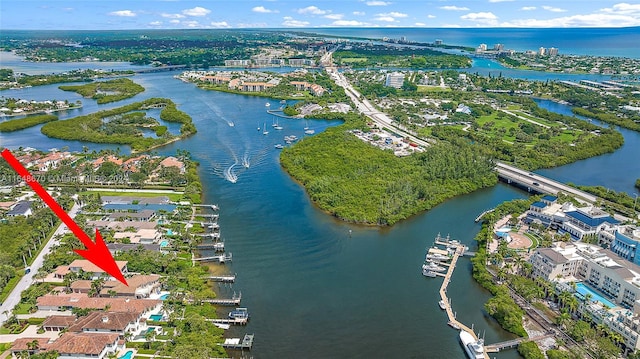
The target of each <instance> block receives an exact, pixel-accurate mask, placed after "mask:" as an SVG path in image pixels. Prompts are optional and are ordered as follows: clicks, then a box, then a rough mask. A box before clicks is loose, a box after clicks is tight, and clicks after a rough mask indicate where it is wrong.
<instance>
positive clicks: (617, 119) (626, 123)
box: [571, 107, 640, 131]
mask: <svg viewBox="0 0 640 359" xmlns="http://www.w3.org/2000/svg"><path fill="white" fill-rule="evenodd" d="M571 111H573V113H575V114H576V115H580V116H584V117H589V118H593V119H596V120H600V121H602V122H606V123H610V124H612V125H616V126H620V127H624V128H628V129H630V130H634V131H640V116H637V115H636V116H633V117H627V118H625V117H622V116H619V115H618V114H616V113H610V112H607V111H603V110H600V109H595V108H592V109H586V108H582V107H574V108H573V109H571Z"/></svg>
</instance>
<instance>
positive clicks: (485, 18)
mask: <svg viewBox="0 0 640 359" xmlns="http://www.w3.org/2000/svg"><path fill="white" fill-rule="evenodd" d="M460 18H461V19H462V20H469V21H474V22H477V23H479V24H484V25H497V24H498V21H497V20H498V17H497V16H495V15H494V14H493V13H492V12H471V13H468V14H466V15H462V16H460Z"/></svg>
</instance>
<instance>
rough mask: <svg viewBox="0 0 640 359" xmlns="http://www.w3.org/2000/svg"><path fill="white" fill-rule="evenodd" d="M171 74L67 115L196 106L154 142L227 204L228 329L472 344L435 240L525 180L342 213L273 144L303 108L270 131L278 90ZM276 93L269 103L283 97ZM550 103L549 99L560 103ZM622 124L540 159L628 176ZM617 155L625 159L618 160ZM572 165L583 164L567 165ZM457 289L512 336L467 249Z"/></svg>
mask: <svg viewBox="0 0 640 359" xmlns="http://www.w3.org/2000/svg"><path fill="white" fill-rule="evenodd" d="M407 36H408V35H407ZM439 37H442V36H439ZM484 42H488V43H491V42H489V41H487V40H485V41H484ZM495 42H497V41H495ZM67 65H68V66H70V67H71V66H73V65H74V64H67ZM173 75H174V74H173V73H157V74H145V75H141V76H135V77H133V80H134V81H136V82H138V83H140V84H141V85H143V86H145V88H146V91H145V92H143V93H141V94H139V95H137V96H136V97H135V98H133V99H130V100H127V101H122V102H118V103H115V104H109V105H104V106H103V105H100V106H98V105H96V104H95V101H93V100H87V99H82V102H83V104H84V105H85V107H84V108H83V109H81V110H76V111H75V112H74V113H70V114H67V115H65V116H76V115H77V114H78V113H89V112H93V111H95V110H96V109H102V108H110V107H115V106H121V105H122V104H125V103H129V102H132V101H138V100H140V99H144V98H148V97H153V96H167V97H170V98H172V99H173V100H174V101H175V102H176V103H177V104H178V106H179V108H180V109H182V110H184V111H186V112H187V113H189V114H190V115H191V116H192V117H193V118H194V122H195V124H196V126H197V128H198V133H197V134H195V135H194V136H192V137H190V138H188V139H185V140H183V141H180V142H178V143H174V144H171V145H169V146H166V147H164V148H161V149H158V150H157V152H159V153H161V154H174V153H175V151H176V150H177V149H186V150H189V151H190V152H191V153H192V155H193V157H194V158H195V159H196V160H197V161H199V163H200V174H201V177H202V181H203V187H204V197H205V201H206V202H208V203H217V204H218V205H219V206H220V208H221V210H220V219H219V222H220V225H221V228H222V236H223V238H224V239H225V246H226V248H227V249H228V251H230V252H232V253H233V254H234V256H233V257H234V260H233V262H232V263H228V264H226V266H227V267H228V268H226V270H228V271H229V272H231V273H237V274H238V279H237V282H236V283H235V284H234V285H233V286H232V287H228V286H222V287H220V288H219V291H220V293H222V294H221V296H222V295H223V294H224V295H226V294H228V293H232V292H233V291H242V294H243V303H242V305H243V306H246V307H248V308H249V311H250V312H251V322H250V324H249V325H248V326H247V327H246V328H232V329H231V330H230V333H229V335H233V336H240V335H242V334H244V333H245V332H249V333H255V334H256V342H255V347H254V350H253V351H252V355H255V356H256V357H259V358H281V357H304V358H332V357H349V358H370V357H401V358H406V357H432V358H460V359H462V358H465V355H464V353H463V351H462V349H461V348H460V346H459V344H458V340H457V333H456V332H455V331H454V330H452V329H451V328H449V327H448V326H447V325H446V316H445V314H444V313H443V312H442V311H441V310H440V309H439V307H438V305H437V302H438V300H439V297H438V289H439V286H440V280H438V279H427V278H424V277H423V276H422V275H421V273H420V265H421V264H422V261H423V259H424V254H425V249H426V247H428V246H430V245H431V244H432V243H433V239H434V237H435V236H436V235H437V234H438V233H442V234H447V233H449V234H451V236H452V237H453V238H456V239H460V240H461V241H462V242H463V243H466V244H468V245H470V246H471V247H472V248H473V247H474V245H475V243H474V242H473V237H474V236H475V234H476V233H477V231H478V230H479V228H480V227H479V226H478V225H477V224H476V223H474V221H473V220H474V218H475V217H476V216H477V215H478V214H479V213H480V212H482V211H483V210H485V209H487V208H491V207H493V206H495V205H497V204H499V203H501V202H503V201H505V200H509V199H513V198H523V197H524V196H526V194H525V193H523V192H522V191H519V190H517V189H515V188H512V187H508V186H506V185H503V184H498V185H496V186H495V187H493V188H489V189H485V190H481V191H477V192H475V193H472V194H469V195H465V196H460V197H457V198H454V199H452V200H450V201H447V202H446V203H443V204H441V205H440V206H437V207H436V208H434V209H432V210H431V211H429V212H427V213H422V214H419V215H416V216H414V217H412V218H410V219H408V220H406V221H403V222H402V223H399V224H397V225H396V226H394V227H393V228H370V227H360V226H354V225H349V224H346V223H343V222H341V221H337V220H335V219H334V218H332V217H329V216H327V215H326V214H325V213H323V212H322V211H320V210H319V209H317V208H316V207H315V206H314V205H313V204H312V203H311V202H310V201H309V198H308V196H307V195H306V193H305V192H304V190H303V189H302V188H301V187H300V186H299V185H298V184H296V183H295V182H293V181H292V180H291V179H290V178H289V177H288V176H287V175H286V173H284V171H282V170H281V168H280V165H279V162H278V157H279V152H278V151H277V150H274V148H273V145H274V144H275V143H279V142H282V137H283V136H284V135H290V134H295V135H297V136H298V137H301V138H302V137H303V136H304V135H303V127H304V126H305V125H306V124H305V122H303V121H299V120H282V119H281V120H279V124H280V125H281V126H284V127H285V130H284V131H281V133H278V132H277V131H275V130H272V129H271V133H270V134H269V135H267V136H264V135H262V133H261V132H260V131H257V127H262V126H263V124H264V123H266V124H267V125H268V124H270V123H272V121H273V119H272V118H271V117H270V116H269V115H268V114H267V113H266V112H265V103H266V102H267V101H268V100H265V99H262V98H255V97H246V96H237V95H231V94H224V93H216V92H207V91H203V90H200V89H198V88H196V87H195V86H193V85H190V84H186V83H183V82H181V81H179V80H176V79H173V78H172V76H173ZM505 76H507V75H505ZM19 91H21V92H20V96H21V97H25V98H34V99H51V98H58V99H70V100H74V101H75V99H78V98H79V96H77V95H76V94H74V93H67V92H62V91H59V90H57V87H56V86H44V87H34V88H30V89H25V90H19ZM9 94H11V96H13V94H14V92H12V91H2V92H0V96H8V95H9ZM268 102H270V104H271V107H272V108H274V107H277V106H278V105H279V104H278V102H277V101H268ZM542 105H543V106H547V108H552V107H553V106H554V103H547V104H544V103H543V104H542ZM555 105H557V104H555ZM556 109H557V110H558V111H564V110H565V109H563V108H556ZM230 123H233V124H234V126H230V125H229V124H230ZM338 123H339V122H336V121H333V122H328V121H319V120H313V121H309V126H310V127H313V128H314V129H316V132H317V133H319V132H321V131H322V130H324V129H325V128H326V127H327V126H335V125H337V124H338ZM623 135H624V137H625V147H623V148H622V149H621V150H619V151H616V152H615V153H613V154H610V155H606V156H600V157H597V158H592V159H588V160H584V161H580V162H577V163H575V164H572V165H568V166H564V167H560V168H556V169H550V170H545V171H544V173H543V171H540V173H542V174H545V175H548V176H550V177H552V178H554V179H559V180H562V181H565V180H566V181H572V182H575V183H587V184H591V183H596V182H597V181H599V176H602V175H606V176H611V177H612V178H611V179H609V177H605V178H607V179H606V180H607V181H609V180H613V177H614V176H615V175H614V173H615V174H616V175H617V176H618V177H619V181H620V183H621V187H620V188H625V187H626V186H629V184H630V183H632V182H631V181H632V180H635V178H637V177H640V173H638V172H639V171H638V169H637V167H634V166H637V161H636V158H637V153H638V148H639V147H638V146H639V145H640V144H639V143H638V141H640V135H639V134H638V133H635V132H631V131H623ZM0 144H1V145H5V146H9V147H11V148H14V147H18V146H33V147H36V148H40V149H48V148H51V147H59V148H60V147H63V146H64V145H68V146H69V147H70V148H71V149H72V150H81V149H82V146H88V147H89V148H90V149H97V148H101V147H103V146H97V145H94V144H88V143H81V142H77V143H76V142H65V141H57V140H52V139H47V138H45V137H44V136H42V135H41V134H40V132H39V129H28V130H23V131H19V132H15V133H12V134H8V135H6V134H5V135H2V137H0ZM121 150H122V151H123V152H124V151H126V149H125V148H123V149H121ZM607 156H608V157H607ZM604 157H606V159H605V160H603V159H602V158H604ZM621 163H626V164H627V166H629V167H628V168H629V169H627V168H626V167H623V168H625V169H624V170H620V168H621V167H620V164H621ZM244 165H247V166H246V167H245V166H244ZM569 166H575V167H574V168H572V169H571V170H567V168H568V167H569ZM564 176H566V177H567V178H564ZM350 231H351V232H350ZM448 293H449V295H450V297H451V299H452V303H453V309H454V311H456V312H457V315H458V318H459V319H460V320H462V321H463V322H465V323H466V324H468V325H471V324H474V325H475V328H476V329H477V330H480V331H486V342H487V343H493V342H497V341H501V340H506V339H509V338H512V335H510V334H508V333H506V332H504V331H503V330H502V329H500V328H499V326H498V325H497V324H496V323H495V321H494V320H493V319H491V318H490V317H488V316H486V315H485V314H484V312H483V309H482V305H483V303H484V302H485V301H486V300H487V299H488V298H489V294H488V293H487V292H486V291H484V290H483V289H482V288H480V287H479V286H478V285H477V284H476V283H475V282H474V281H473V279H472V277H471V267H470V263H469V261H468V260H467V259H461V261H460V262H459V265H458V268H456V271H455V272H454V276H453V280H452V284H451V285H450V286H449V289H448ZM225 313H226V312H221V315H225ZM493 356H494V355H492V357H493ZM495 357H497V358H517V357H518V354H517V353H516V352H515V351H509V352H504V353H499V354H496V355H495Z"/></svg>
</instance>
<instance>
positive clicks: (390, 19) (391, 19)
mask: <svg viewBox="0 0 640 359" xmlns="http://www.w3.org/2000/svg"><path fill="white" fill-rule="evenodd" d="M374 20H375V21H386V22H395V21H396V18H395V17H392V16H378V17H375V18H374Z"/></svg>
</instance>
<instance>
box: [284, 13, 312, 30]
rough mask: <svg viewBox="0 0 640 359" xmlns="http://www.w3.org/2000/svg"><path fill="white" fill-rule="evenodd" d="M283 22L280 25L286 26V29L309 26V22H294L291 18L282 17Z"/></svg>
mask: <svg viewBox="0 0 640 359" xmlns="http://www.w3.org/2000/svg"><path fill="white" fill-rule="evenodd" d="M283 19H284V21H283V22H282V25H284V26H288V27H305V26H309V22H308V21H300V20H294V19H293V18H292V17H291V16H285V17H283Z"/></svg>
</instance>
